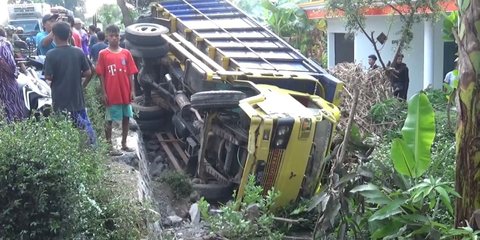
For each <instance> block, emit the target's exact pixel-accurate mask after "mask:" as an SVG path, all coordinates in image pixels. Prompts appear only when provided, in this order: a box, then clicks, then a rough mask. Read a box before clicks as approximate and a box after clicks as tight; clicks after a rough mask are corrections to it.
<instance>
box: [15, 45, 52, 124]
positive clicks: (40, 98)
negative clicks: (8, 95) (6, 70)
mask: <svg viewBox="0 0 480 240" xmlns="http://www.w3.org/2000/svg"><path fill="white" fill-rule="evenodd" d="M14 46H15V47H16V48H18V49H20V50H26V49H28V46H27V44H26V43H25V42H22V41H15V43H14ZM15 61H16V63H17V67H18V69H19V71H18V76H17V84H18V88H19V90H20V92H21V95H22V99H23V103H24V104H23V107H24V109H23V111H24V116H28V117H32V116H33V117H35V118H38V117H40V116H49V115H50V113H51V106H52V92H51V88H50V86H49V85H48V83H47V82H46V81H45V78H44V76H43V74H42V71H43V65H44V61H45V56H26V57H24V56H22V55H18V54H17V58H15Z"/></svg>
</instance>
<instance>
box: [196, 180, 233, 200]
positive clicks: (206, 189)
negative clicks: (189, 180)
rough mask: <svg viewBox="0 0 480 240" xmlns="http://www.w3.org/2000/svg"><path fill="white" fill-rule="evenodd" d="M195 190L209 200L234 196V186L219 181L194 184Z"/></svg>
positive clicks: (226, 198)
mask: <svg viewBox="0 0 480 240" xmlns="http://www.w3.org/2000/svg"><path fill="white" fill-rule="evenodd" d="M192 187H193V190H195V191H197V192H198V194H200V196H202V197H204V198H205V199H206V200H208V201H224V200H228V199H229V198H231V197H232V193H233V186H231V185H226V184H219V183H207V184H200V183H197V184H193V185H192Z"/></svg>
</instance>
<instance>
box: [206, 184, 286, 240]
mask: <svg viewBox="0 0 480 240" xmlns="http://www.w3.org/2000/svg"><path fill="white" fill-rule="evenodd" d="M262 193H263V188H262V187H261V186H256V185H255V177H254V176H253V175H251V176H249V178H248V182H247V185H246V187H245V195H244V198H243V200H242V201H241V202H229V203H227V204H226V205H225V206H223V207H221V208H220V213H219V214H218V215H210V214H209V213H208V208H209V204H208V203H207V202H206V201H205V200H204V199H203V198H202V199H200V202H199V209H200V213H201V215H202V217H203V218H204V219H206V221H207V222H208V223H209V226H210V228H211V229H212V230H213V231H214V232H215V233H217V234H219V235H221V236H224V237H226V238H228V239H245V240H246V239H270V240H276V239H283V234H281V233H280V232H279V231H277V230H275V229H274V215H273V213H272V206H274V204H275V199H276V198H277V196H278V195H279V193H278V192H276V191H274V190H269V191H268V193H267V195H266V196H262ZM252 209H257V210H254V211H252Z"/></svg>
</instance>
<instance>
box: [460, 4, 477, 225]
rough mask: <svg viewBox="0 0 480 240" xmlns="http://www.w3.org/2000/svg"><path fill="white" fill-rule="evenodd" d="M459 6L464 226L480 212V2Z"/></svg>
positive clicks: (462, 208)
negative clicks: (477, 210) (477, 211)
mask: <svg viewBox="0 0 480 240" xmlns="http://www.w3.org/2000/svg"><path fill="white" fill-rule="evenodd" d="M463 2H465V3H463ZM458 5H459V6H462V7H461V9H460V10H459V11H460V27H459V32H458V34H455V35H456V40H457V43H458V53H459V74H460V83H459V86H458V96H459V100H458V101H459V102H458V104H457V108H458V110H459V117H458V122H457V124H458V125H457V134H456V149H457V158H456V163H457V165H456V179H455V190H456V191H457V192H458V193H459V194H460V195H461V196H462V198H459V199H457V201H456V204H455V208H456V211H455V226H456V227H461V226H465V220H467V221H468V219H470V217H471V216H472V213H473V212H474V211H475V210H476V209H480V91H479V88H480V75H479V74H480V2H479V1H477V0H473V1H472V0H460V1H459V4H458ZM464 5H467V6H464Z"/></svg>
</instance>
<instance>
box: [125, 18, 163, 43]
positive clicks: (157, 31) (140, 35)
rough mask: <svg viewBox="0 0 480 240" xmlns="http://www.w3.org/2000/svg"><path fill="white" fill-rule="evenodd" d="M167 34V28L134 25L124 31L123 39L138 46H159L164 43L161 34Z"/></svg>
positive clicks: (144, 24)
mask: <svg viewBox="0 0 480 240" xmlns="http://www.w3.org/2000/svg"><path fill="white" fill-rule="evenodd" d="M168 32H169V31H168V28H166V27H164V26H161V25H158V24H154V23H136V24H132V25H130V26H128V27H127V28H126V29H125V39H126V40H128V41H129V42H131V43H133V44H135V45H139V46H145V47H151V46H159V45H163V44H165V43H166V41H165V39H163V38H162V34H165V33H168Z"/></svg>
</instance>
